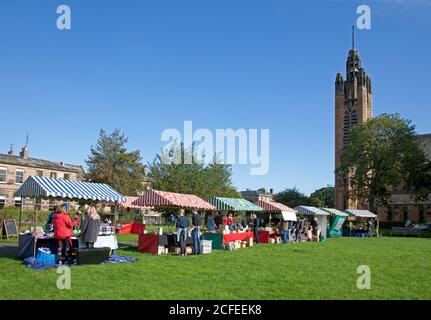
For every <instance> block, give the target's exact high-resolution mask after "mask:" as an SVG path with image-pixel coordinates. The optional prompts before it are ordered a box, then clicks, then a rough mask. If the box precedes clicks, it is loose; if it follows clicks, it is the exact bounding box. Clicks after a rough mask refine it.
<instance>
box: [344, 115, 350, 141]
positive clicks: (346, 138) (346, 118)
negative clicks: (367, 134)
mask: <svg viewBox="0 0 431 320" xmlns="http://www.w3.org/2000/svg"><path fill="white" fill-rule="evenodd" d="M349 135H350V115H349V113H348V112H347V111H346V112H345V113H344V121H343V144H344V145H346V144H348V143H349V138H350V137H349Z"/></svg>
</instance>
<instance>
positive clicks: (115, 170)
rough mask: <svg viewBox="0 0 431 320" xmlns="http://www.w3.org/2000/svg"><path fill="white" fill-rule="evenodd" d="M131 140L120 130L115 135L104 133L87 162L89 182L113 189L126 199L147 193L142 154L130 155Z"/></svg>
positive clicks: (92, 148) (114, 132)
mask: <svg viewBox="0 0 431 320" xmlns="http://www.w3.org/2000/svg"><path fill="white" fill-rule="evenodd" d="M127 141H128V139H127V138H126V137H125V136H124V134H123V133H121V132H120V131H119V130H118V129H117V130H114V131H113V132H112V133H111V134H108V133H106V132H105V131H104V130H100V134H99V139H98V141H97V144H96V146H95V147H93V146H92V147H91V149H90V155H89V156H88V159H87V160H86V163H87V165H88V173H87V174H86V179H87V180H88V181H92V182H100V183H106V184H109V185H111V186H112V187H113V188H115V189H116V190H117V191H118V192H120V193H122V194H124V195H130V196H133V195H138V194H139V193H140V192H141V191H142V189H143V184H142V182H143V179H144V178H145V166H144V165H143V164H142V162H141V161H142V158H141V152H140V151H139V150H136V151H132V152H129V151H127V149H126V147H125V145H126V144H127Z"/></svg>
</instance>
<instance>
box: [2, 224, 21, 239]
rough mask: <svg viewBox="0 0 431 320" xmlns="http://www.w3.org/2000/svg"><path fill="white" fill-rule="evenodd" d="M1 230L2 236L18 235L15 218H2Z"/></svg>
mask: <svg viewBox="0 0 431 320" xmlns="http://www.w3.org/2000/svg"><path fill="white" fill-rule="evenodd" d="M2 230H3V231H2V238H3V237H4V236H6V238H8V239H9V237H14V236H18V230H17V228H16V221H15V220H4V221H3V228H2Z"/></svg>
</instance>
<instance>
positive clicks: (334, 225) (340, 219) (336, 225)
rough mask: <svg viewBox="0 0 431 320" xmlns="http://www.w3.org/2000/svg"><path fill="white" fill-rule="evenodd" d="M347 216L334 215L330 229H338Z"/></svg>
mask: <svg viewBox="0 0 431 320" xmlns="http://www.w3.org/2000/svg"><path fill="white" fill-rule="evenodd" d="M346 219H347V217H341V216H336V217H335V220H334V222H333V223H332V226H331V231H340V230H341V228H342V227H343V223H344V221H346Z"/></svg>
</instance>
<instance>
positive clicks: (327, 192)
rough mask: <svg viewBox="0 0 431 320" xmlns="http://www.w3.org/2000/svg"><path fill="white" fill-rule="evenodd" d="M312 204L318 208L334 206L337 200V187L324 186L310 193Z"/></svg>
mask: <svg viewBox="0 0 431 320" xmlns="http://www.w3.org/2000/svg"><path fill="white" fill-rule="evenodd" d="M310 200H311V204H312V205H313V206H315V207H318V208H333V207H334V201H335V188H334V187H330V186H328V187H324V188H320V189H318V190H316V191H314V192H313V193H312V194H311V195H310Z"/></svg>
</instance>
